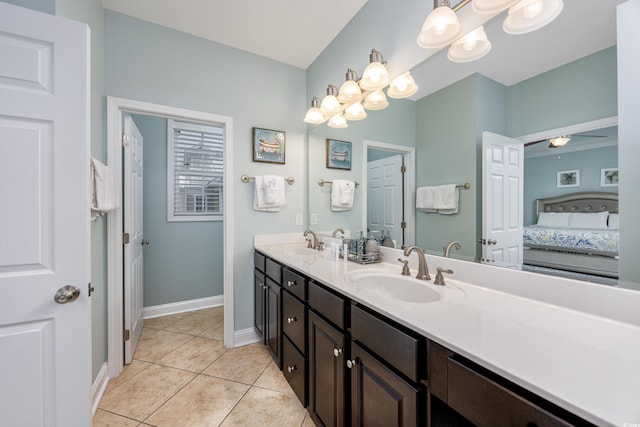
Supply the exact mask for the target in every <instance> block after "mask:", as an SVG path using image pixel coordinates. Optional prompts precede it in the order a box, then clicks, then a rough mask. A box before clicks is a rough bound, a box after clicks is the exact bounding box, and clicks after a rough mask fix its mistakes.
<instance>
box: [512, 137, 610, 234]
mask: <svg viewBox="0 0 640 427" xmlns="http://www.w3.org/2000/svg"><path fill="white" fill-rule="evenodd" d="M617 166H618V147H617V146H612V147H604V148H598V149H593V150H584V151H574V152H571V153H565V154H562V155H559V156H558V155H555V156H544V157H534V158H529V159H525V162H524V225H530V224H534V223H535V222H536V220H537V218H536V213H535V212H536V199H538V198H542V197H555V196H561V195H563V194H568V193H574V192H576V191H610V192H614V193H616V192H618V187H600V169H602V168H615V167H617ZM575 169H578V170H579V171H580V187H569V188H558V186H557V180H556V178H557V172H558V171H564V170H575Z"/></svg>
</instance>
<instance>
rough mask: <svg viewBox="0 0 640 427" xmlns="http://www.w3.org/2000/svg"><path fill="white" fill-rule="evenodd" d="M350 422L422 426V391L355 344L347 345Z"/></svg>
mask: <svg viewBox="0 0 640 427" xmlns="http://www.w3.org/2000/svg"><path fill="white" fill-rule="evenodd" d="M349 365H350V366H351V423H352V425H353V426H354V427H356V426H380V427H394V426H397V427H401V426H402V427H409V426H418V425H424V420H425V418H426V417H425V413H426V408H425V407H424V401H425V400H424V390H423V389H421V388H418V387H415V386H414V385H412V384H411V383H409V382H407V381H405V380H403V379H402V378H400V377H399V376H397V375H396V374H395V373H393V372H392V371H391V370H389V369H388V368H387V367H386V366H384V365H383V364H382V363H380V362H379V361H378V360H377V359H375V358H374V357H373V356H371V355H370V354H369V353H368V352H367V351H365V350H364V349H363V348H362V347H360V346H359V345H357V344H355V343H352V344H351V361H350V363H349Z"/></svg>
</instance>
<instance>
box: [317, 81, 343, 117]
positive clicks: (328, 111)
mask: <svg viewBox="0 0 640 427" xmlns="http://www.w3.org/2000/svg"><path fill="white" fill-rule="evenodd" d="M320 111H322V114H324V115H325V116H331V115H333V114H337V113H339V112H341V111H342V107H341V106H340V102H339V101H338V98H336V87H335V86H333V85H329V87H328V88H327V96H325V97H324V98H322V103H321V104H320Z"/></svg>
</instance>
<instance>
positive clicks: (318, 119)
mask: <svg viewBox="0 0 640 427" xmlns="http://www.w3.org/2000/svg"><path fill="white" fill-rule="evenodd" d="M325 120H326V119H325V118H324V114H322V111H320V108H318V97H316V96H314V97H313V99H312V100H311V107H310V108H309V109H308V110H307V114H305V116H304V121H305V123H311V124H316V125H317V124H320V123H323V122H324V121H325Z"/></svg>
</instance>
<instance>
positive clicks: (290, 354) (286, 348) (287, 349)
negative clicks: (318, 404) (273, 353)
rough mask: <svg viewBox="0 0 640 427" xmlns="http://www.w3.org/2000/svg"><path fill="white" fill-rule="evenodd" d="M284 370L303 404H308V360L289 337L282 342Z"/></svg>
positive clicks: (285, 375)
mask: <svg viewBox="0 0 640 427" xmlns="http://www.w3.org/2000/svg"><path fill="white" fill-rule="evenodd" d="M282 372H283V373H284V377H285V378H286V379H287V381H288V382H289V385H290V386H291V388H292V389H293V391H294V392H295V394H296V396H298V399H300V402H301V403H302V405H303V406H305V407H306V406H307V360H306V359H305V357H304V356H303V355H302V354H301V353H300V352H299V351H298V349H296V347H295V346H294V345H293V344H291V341H289V339H288V338H287V337H284V340H283V343H282Z"/></svg>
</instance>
